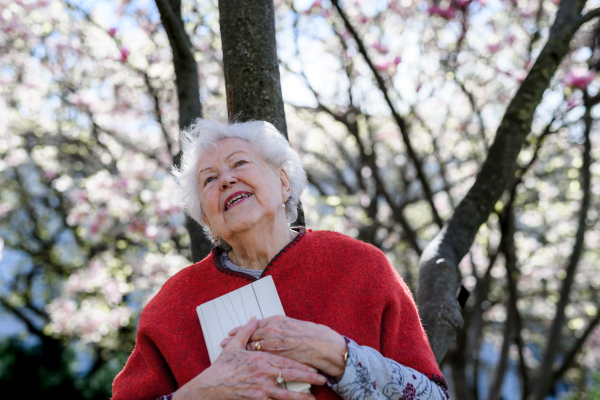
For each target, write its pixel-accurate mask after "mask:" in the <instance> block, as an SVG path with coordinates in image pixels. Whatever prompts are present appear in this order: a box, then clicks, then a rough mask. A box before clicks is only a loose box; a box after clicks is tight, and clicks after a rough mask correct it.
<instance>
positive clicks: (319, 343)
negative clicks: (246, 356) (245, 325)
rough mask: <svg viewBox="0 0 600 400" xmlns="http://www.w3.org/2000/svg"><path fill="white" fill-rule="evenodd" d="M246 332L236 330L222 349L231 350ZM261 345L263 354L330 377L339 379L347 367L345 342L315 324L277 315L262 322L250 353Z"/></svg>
mask: <svg viewBox="0 0 600 400" xmlns="http://www.w3.org/2000/svg"><path fill="white" fill-rule="evenodd" d="M241 329H242V328H235V329H233V330H232V331H231V332H229V335H230V336H232V337H229V338H227V339H225V340H223V342H221V346H227V345H229V344H230V343H231V341H232V340H233V339H234V338H235V337H236V336H235V335H237V334H238V333H239V332H240V330H241ZM256 341H260V347H261V349H262V351H263V352H268V353H271V354H277V355H280V356H285V357H289V358H291V359H292V360H296V361H298V362H301V363H304V364H308V365H311V366H313V367H315V368H317V369H318V370H320V371H323V372H324V373H326V374H327V375H330V376H334V377H335V376H339V375H341V374H343V373H344V369H345V367H346V365H345V363H344V358H343V355H344V353H345V352H346V350H347V345H346V341H345V340H344V338H343V337H342V336H341V335H340V334H339V333H337V332H335V331H334V330H333V329H331V328H329V327H327V326H325V325H319V324H314V323H312V322H307V321H300V320H297V319H293V318H289V317H284V316H281V315H276V316H274V317H270V318H265V319H261V320H259V321H258V329H257V330H256V332H254V334H253V335H252V336H251V337H250V342H249V343H248V344H247V345H246V349H247V350H250V351H255V343H256Z"/></svg>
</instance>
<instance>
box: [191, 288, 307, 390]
mask: <svg viewBox="0 0 600 400" xmlns="http://www.w3.org/2000/svg"><path fill="white" fill-rule="evenodd" d="M196 312H197V313H198V318H199V319H200V326H201V327H202V334H203V335H204V341H205V342H206V348H207V349H208V355H209V357H210V362H211V364H212V363H214V362H215V360H216V359H217V358H218V357H219V355H220V354H221V352H222V351H223V348H222V347H221V344H220V343H221V341H222V340H223V339H225V338H226V337H227V336H228V335H227V333H228V332H229V331H230V330H232V329H233V328H236V327H238V326H241V325H245V324H246V323H247V322H248V321H249V320H250V318H252V317H253V316H255V317H256V318H257V319H263V318H268V317H272V316H274V315H285V312H284V311H283V306H282V305H281V300H280V299H279V294H277V289H276V288H275V282H273V278H272V277H271V276H266V277H264V278H262V279H259V280H257V281H255V282H252V283H251V284H249V285H246V286H244V287H241V288H239V289H237V290H234V291H232V292H229V293H227V294H225V295H223V296H221V297H217V298H216V299H214V300H211V301H208V302H206V303H204V304H201V305H199V306H198V307H197V308H196ZM284 385H285V387H286V388H287V389H288V390H292V391H294V392H302V393H310V384H308V383H303V382H286V383H285V384H284Z"/></svg>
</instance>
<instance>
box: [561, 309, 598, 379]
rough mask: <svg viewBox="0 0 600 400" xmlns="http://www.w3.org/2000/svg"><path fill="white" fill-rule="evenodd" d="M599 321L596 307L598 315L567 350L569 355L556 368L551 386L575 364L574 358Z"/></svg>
mask: <svg viewBox="0 0 600 400" xmlns="http://www.w3.org/2000/svg"><path fill="white" fill-rule="evenodd" d="M599 323H600V310H598V309H596V316H595V317H594V319H592V320H591V321H590V322H589V323H588V326H587V327H586V328H585V331H584V332H583V334H582V335H581V337H579V338H578V339H577V340H576V341H575V343H573V345H572V346H571V348H570V349H569V351H568V352H567V355H566V356H565V357H564V358H563V360H562V364H561V365H560V366H559V367H558V368H556V370H555V371H554V373H553V374H552V381H551V386H553V385H554V384H555V383H556V382H558V380H559V379H560V378H562V376H563V375H564V373H565V372H567V370H568V369H569V368H571V366H572V364H573V360H575V356H576V355H577V354H578V353H579V351H580V350H581V348H582V347H583V345H584V344H585V342H586V340H587V338H588V337H589V336H590V334H591V333H592V332H593V331H594V329H595V328H596V326H598V324H599Z"/></svg>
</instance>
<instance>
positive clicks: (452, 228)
mask: <svg viewBox="0 0 600 400" xmlns="http://www.w3.org/2000/svg"><path fill="white" fill-rule="evenodd" d="M584 3H585V2H584V1H583V0H562V1H561V3H560V6H559V9H558V12H557V15H556V19H555V21H554V24H553V25H552V28H551V29H550V36H549V39H548V42H547V43H546V44H545V46H544V48H543V49H542V51H541V52H540V55H539V57H538V59H537V60H536V62H535V64H534V65H533V67H532V68H531V70H530V72H529V74H528V75H527V77H526V78H525V80H524V81H523V83H522V84H521V87H520V88H519V90H518V91H517V93H516V94H515V96H514V97H513V99H512V101H511V102H510V104H509V106H508V108H507V110H506V113H505V115H504V117H503V119H502V121H501V123H500V126H499V127H498V130H497V132H496V137H495V138H494V142H493V144H492V146H491V147H490V150H489V153H488V156H487V159H486V161H485V162H484V164H483V166H482V167H481V170H480V172H479V174H478V176H477V179H476V180H475V183H474V184H473V186H472V187H471V189H470V190H469V192H468V193H467V195H466V196H465V198H464V199H463V200H462V201H461V203H460V204H459V205H458V207H457V208H456V210H455V212H454V215H453V216H452V218H451V219H450V221H448V223H447V224H446V225H445V226H444V228H443V229H442V230H441V231H440V233H438V235H437V236H436V238H435V239H434V240H433V241H432V242H431V243H430V244H429V246H427V248H426V250H425V251H424V252H423V256H422V257H421V262H420V274H419V292H418V294H417V304H418V305H419V312H420V314H421V317H422V320H423V325H424V326H425V330H426V332H427V335H428V337H429V341H430V343H431V347H432V349H433V352H434V354H435V356H436V360H438V362H439V361H440V360H441V359H442V358H443V356H444V354H445V353H446V350H447V349H448V346H449V345H450V343H452V341H453V340H454V338H455V337H456V334H457V331H458V330H459V329H461V328H462V326H463V318H462V315H461V312H460V309H459V307H458V304H457V303H456V299H455V295H456V284H457V279H458V278H459V275H458V263H459V262H460V260H461V259H462V258H463V257H464V255H465V254H467V252H468V251H469V248H470V247H471V244H472V243H473V239H474V238H475V235H476V234H477V231H478V230H479V227H480V226H481V224H482V223H484V222H485V221H486V220H487V219H488V216H489V214H490V212H491V211H492V210H493V209H494V205H495V204H496V202H497V201H498V199H499V198H500V196H501V195H502V193H503V192H504V190H505V188H506V186H507V184H508V182H509V180H510V179H512V177H513V176H514V171H515V165H516V159H517V156H518V154H519V152H520V151H521V147H522V146H523V143H524V142H525V139H526V138H527V135H528V134H529V132H530V131H531V125H532V122H533V115H534V112H535V109H536V108H537V106H538V104H539V103H540V101H541V99H542V95H543V93H544V91H545V90H546V88H547V87H548V86H549V84H550V79H551V78H552V76H553V75H554V73H555V72H556V70H557V68H558V66H559V64H560V62H561V61H562V59H563V58H564V56H565V55H566V54H567V52H568V51H569V43H570V41H571V38H572V37H573V35H574V33H575V31H576V30H577V26H578V25H577V24H578V20H579V18H580V17H579V15H580V13H581V10H582V9H583V6H584Z"/></svg>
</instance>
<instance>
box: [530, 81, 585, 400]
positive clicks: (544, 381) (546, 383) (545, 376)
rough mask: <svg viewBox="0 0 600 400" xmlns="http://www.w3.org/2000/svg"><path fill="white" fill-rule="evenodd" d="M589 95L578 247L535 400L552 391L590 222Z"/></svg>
mask: <svg viewBox="0 0 600 400" xmlns="http://www.w3.org/2000/svg"><path fill="white" fill-rule="evenodd" d="M587 101H588V95H587V93H586V92H584V104H585V105H586V110H585V114H584V116H583V120H584V122H585V130H584V137H585V142H584V150H583V165H582V166H581V169H580V172H581V177H582V182H581V190H582V192H583V199H582V201H581V208H580V210H579V221H578V224H579V226H578V228H577V233H576V235H575V244H574V245H573V250H572V253H571V257H570V259H569V264H568V265H567V266H566V268H565V272H566V276H565V279H563V282H562V286H561V288H560V299H559V300H558V303H557V304H556V314H555V317H554V321H552V326H551V327H550V335H549V337H548V342H547V344H546V350H545V352H544V358H543V359H542V362H541V364H540V365H541V366H540V371H539V374H538V383H537V387H536V390H535V392H534V393H533V395H532V397H531V398H532V400H543V399H545V398H546V395H547V393H548V390H549V388H550V383H551V378H552V367H553V365H554V358H555V356H556V350H557V347H558V342H559V339H560V336H561V330H562V328H563V325H564V322H565V309H566V307H567V304H569V295H570V293H571V285H572V284H573V280H574V279H575V272H576V269H577V265H578V264H579V259H580V257H581V253H582V252H583V247H584V244H585V243H584V242H585V241H584V235H585V231H586V228H587V225H586V223H585V220H586V218H587V214H588V210H589V208H590V202H591V190H590V186H591V172H590V167H591V165H592V155H591V150H592V144H591V140H590V132H591V130H592V125H593V122H594V121H593V119H592V116H591V108H590V107H589V104H588V103H587Z"/></svg>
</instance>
